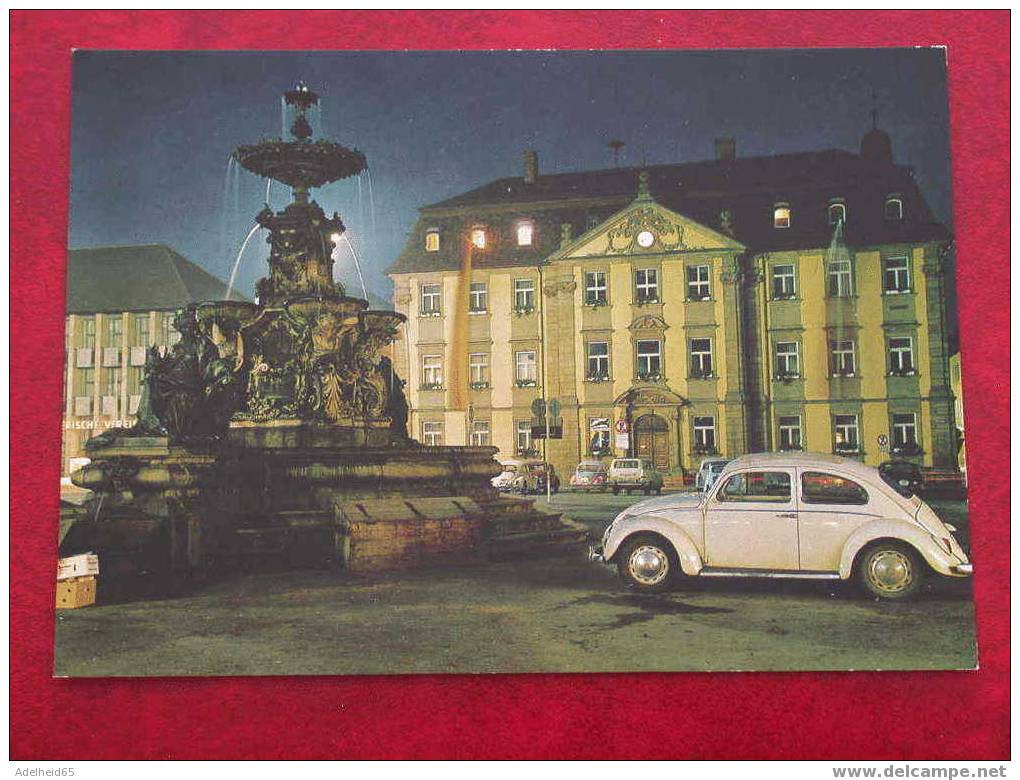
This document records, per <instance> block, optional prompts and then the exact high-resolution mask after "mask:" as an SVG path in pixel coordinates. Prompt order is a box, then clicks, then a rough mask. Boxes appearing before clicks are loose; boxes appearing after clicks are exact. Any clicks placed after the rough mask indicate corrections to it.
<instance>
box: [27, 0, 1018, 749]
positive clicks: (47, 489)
mask: <svg viewBox="0 0 1020 780" xmlns="http://www.w3.org/2000/svg"><path fill="white" fill-rule="evenodd" d="M1009 25H1010V17H1009V12H1008V11H996V12H959V11H952V12H931V11H917V12H913V11H911V12H874V11H855V12H846V11H832V12H797V11H791V12H765V11H762V12H677V11H669V12H660V11H652V12H645V11H634V12H608V11H587V12H579V11H557V12H548V11H510V12H488V11H486V12H478V11H449V12H446V11H443V12H429V11H416V12H397V11H365V12H336V11H311V12H280V11H254V12H229V13H227V12H194V11H162V12H130V11H110V12H95V11H92V12H57V11H52V12H49V11H47V12H25V11H14V12H12V13H11V60H10V62H11V260H10V262H11V335H10V344H11V396H10V397H11V413H10V420H11V472H10V476H11V524H10V529H11V530H10V543H11V564H10V566H11V585H10V599H11V624H10V628H11V655H10V658H11V731H10V736H11V749H10V750H11V757H12V758H21V759H27V758H36V759H44V758H49V759H86V758H181V759H183V758H357V757H360V758H370V757H393V758H398V757H402V758H422V757H449V758H454V757H458V758H482V757H488V758H505V757H529V758H539V757H547V758H556V757H577V758H584V757H594V758H601V757H618V758H626V757H652V758H688V759H693V758H728V759H740V758H816V759H864V758H873V759H892V758H900V759H908V758H912V759H936V758H946V759H949V758H954V759H960V758H972V759H979V758H980V759H992V758H1003V757H1007V756H1008V754H1009V745H1008V735H1009V726H1008V709H1009V482H1010V480H1009V478H1008V476H1009V419H1010V418H1009V407H1008V400H1009V379H1010V377H1009V363H1010V361H1009V324H1010V322H1009V257H1010V253H1009V178H1008V177H1009V43H1010V40H1009ZM268 43H273V44H277V45H279V46H281V47H282V48H287V49H305V50H315V49H327V50H328V49H343V48H354V49H403V48H419V49H454V48H477V49H488V48H497V49H499V48H517V47H520V48H562V49H576V48H733V47H797V46H799V47H805V46H810V47H823V46H829V47H840V46H913V45H945V46H947V47H948V57H949V94H950V108H951V121H952V155H953V160H952V169H953V185H954V194H955V225H956V235H957V249H958V268H959V270H958V288H959V300H960V304H959V305H960V320H961V339H962V352H963V354H964V355H965V357H964V364H963V365H964V382H965V384H966V387H967V419H966V423H967V441H968V446H967V449H968V461H969V463H968V466H969V472H970V474H971V475H972V477H971V496H972V498H971V514H970V517H971V524H972V528H973V547H974V550H973V552H974V556H973V557H974V559H975V561H976V568H977V574H976V575H975V590H976V597H977V614H978V640H979V653H980V664H981V669H980V671H978V672H926V673H874V672H856V673H831V674H771V673H770V674H753V673H752V674H640V675H637V674H635V675H503V676H486V677H470V676H428V677H347V678H344V677H321V678H310V677H305V678H261V679H259V678H193V679H144V680H127V679H98V680H56V679H52V678H51V669H52V665H53V646H52V643H53V599H54V596H53V588H54V584H53V562H54V559H55V556H56V550H55V545H56V539H57V529H56V518H57V491H56V489H55V486H56V484H57V481H58V477H59V464H60V428H61V405H62V376H61V368H62V366H63V349H62V345H63V338H64V336H63V301H64V267H65V257H66V242H67V208H68V178H69V174H68V170H69V168H68V160H69V143H70V138H69V127H70V90H71V49H72V48H75V47H80V48H100V49H251V50H258V49H262V48H265V47H266V45H267V44H268ZM861 641H867V637H863V636H862V637H861Z"/></svg>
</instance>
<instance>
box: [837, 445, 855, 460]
mask: <svg viewBox="0 0 1020 780" xmlns="http://www.w3.org/2000/svg"><path fill="white" fill-rule="evenodd" d="M832 454H833V455H839V456H840V457H846V456H849V455H860V454H861V448H860V447H852V446H850V445H848V444H844V445H843V446H840V445H838V444H837V445H836V446H835V447H833V448H832Z"/></svg>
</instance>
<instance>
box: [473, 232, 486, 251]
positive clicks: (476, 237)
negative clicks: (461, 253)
mask: <svg viewBox="0 0 1020 780" xmlns="http://www.w3.org/2000/svg"><path fill="white" fill-rule="evenodd" d="M471 243H472V244H474V246H475V248H476V249H485V228H474V229H473V230H472V231H471Z"/></svg>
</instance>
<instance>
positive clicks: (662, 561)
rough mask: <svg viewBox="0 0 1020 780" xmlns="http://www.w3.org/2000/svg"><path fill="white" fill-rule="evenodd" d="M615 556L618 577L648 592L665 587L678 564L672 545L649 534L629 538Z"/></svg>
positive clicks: (633, 586) (674, 574) (671, 579)
mask: <svg viewBox="0 0 1020 780" xmlns="http://www.w3.org/2000/svg"><path fill="white" fill-rule="evenodd" d="M615 557H616V561H617V563H616V568H617V571H619V573H620V577H621V579H623V581H624V582H626V583H627V584H628V585H630V586H631V587H632V588H634V589H635V590H641V591H646V592H649V593H656V592H659V591H663V590H666V589H667V588H668V587H669V586H670V583H671V582H672V581H673V579H674V577H675V576H676V574H677V571H678V570H679V568H680V564H679V562H678V561H677V557H676V553H675V552H674V551H673V547H672V546H671V545H670V544H669V543H668V542H666V541H665V540H664V539H662V538H660V537H657V536H654V535H650V534H642V535H639V536H635V537H633V538H632V539H628V540H627V541H626V542H624V544H623V547H622V548H621V549H620V551H619V552H618V553H617V554H616V556H615Z"/></svg>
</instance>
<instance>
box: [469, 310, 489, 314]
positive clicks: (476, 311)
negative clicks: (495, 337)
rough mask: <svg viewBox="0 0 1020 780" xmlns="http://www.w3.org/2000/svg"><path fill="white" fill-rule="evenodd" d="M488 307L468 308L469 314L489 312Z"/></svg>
mask: <svg viewBox="0 0 1020 780" xmlns="http://www.w3.org/2000/svg"><path fill="white" fill-rule="evenodd" d="M488 313H489V310H488V309H468V314H488Z"/></svg>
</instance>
